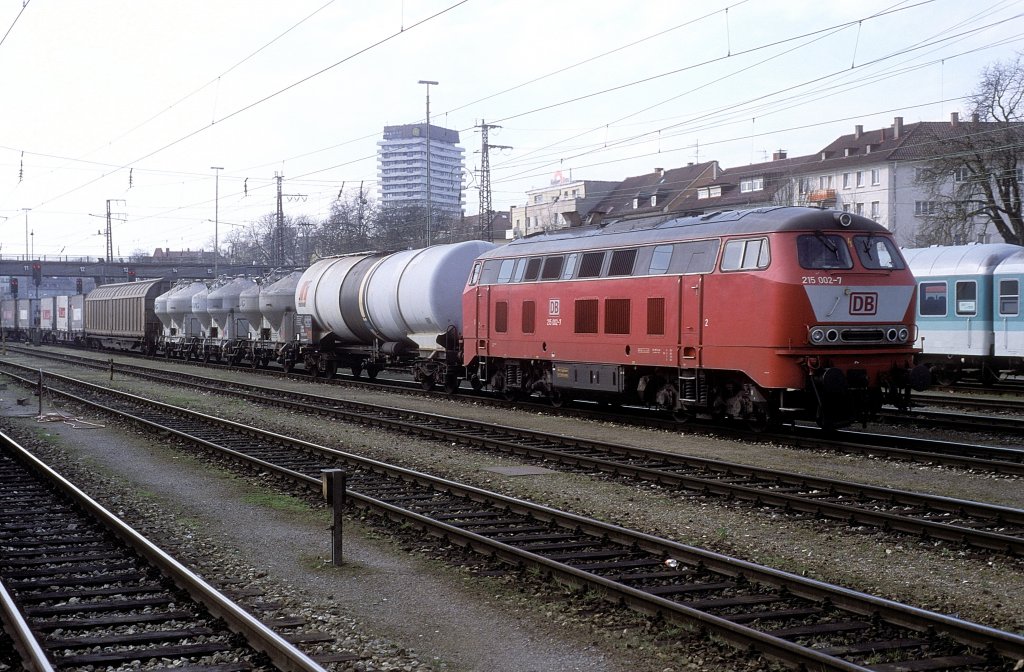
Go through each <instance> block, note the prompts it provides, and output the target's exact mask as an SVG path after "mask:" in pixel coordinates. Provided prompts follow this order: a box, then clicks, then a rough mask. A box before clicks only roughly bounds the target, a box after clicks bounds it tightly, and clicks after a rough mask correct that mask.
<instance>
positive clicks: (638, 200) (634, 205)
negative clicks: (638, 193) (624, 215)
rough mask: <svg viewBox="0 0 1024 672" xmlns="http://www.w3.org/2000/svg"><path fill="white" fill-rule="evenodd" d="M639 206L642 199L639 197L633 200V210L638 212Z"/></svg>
mask: <svg viewBox="0 0 1024 672" xmlns="http://www.w3.org/2000/svg"><path fill="white" fill-rule="evenodd" d="M639 205H640V198H639V197H637V198H634V199H633V209H634V210H636V209H637V207H638V206H639Z"/></svg>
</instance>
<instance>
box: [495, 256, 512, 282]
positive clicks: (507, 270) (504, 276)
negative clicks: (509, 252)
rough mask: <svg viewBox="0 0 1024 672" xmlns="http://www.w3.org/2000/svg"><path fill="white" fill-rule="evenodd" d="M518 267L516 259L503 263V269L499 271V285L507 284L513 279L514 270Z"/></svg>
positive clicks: (506, 260)
mask: <svg viewBox="0 0 1024 672" xmlns="http://www.w3.org/2000/svg"><path fill="white" fill-rule="evenodd" d="M515 266H516V260H515V259H505V260H504V261H502V262H501V268H499V269H498V283H499V284H505V283H506V282H508V281H509V280H511V279H512V269H513V268H515Z"/></svg>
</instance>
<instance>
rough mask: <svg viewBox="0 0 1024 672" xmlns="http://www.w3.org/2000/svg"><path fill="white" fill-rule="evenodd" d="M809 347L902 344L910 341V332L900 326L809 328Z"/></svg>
mask: <svg viewBox="0 0 1024 672" xmlns="http://www.w3.org/2000/svg"><path fill="white" fill-rule="evenodd" d="M807 338H808V340H809V341H810V342H811V345H848V344H851V343H855V344H858V345H863V344H865V343H878V344H880V345H888V344H902V343H906V342H907V341H908V340H909V339H910V330H909V329H908V328H907V327H905V326H904V325H902V324H893V325H877V324H876V325H864V326H857V327H811V329H810V330H809V332H808V334H807Z"/></svg>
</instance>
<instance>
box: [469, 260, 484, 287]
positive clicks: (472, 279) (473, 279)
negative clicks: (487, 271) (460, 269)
mask: <svg viewBox="0 0 1024 672" xmlns="http://www.w3.org/2000/svg"><path fill="white" fill-rule="evenodd" d="M482 267H483V264H481V263H480V262H479V261H478V262H476V263H475V264H473V272H472V273H471V274H470V276H469V284H470V285H471V286H472V285H475V284H476V283H478V282H479V281H480V269H481V268H482Z"/></svg>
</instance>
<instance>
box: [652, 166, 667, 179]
mask: <svg viewBox="0 0 1024 672" xmlns="http://www.w3.org/2000/svg"><path fill="white" fill-rule="evenodd" d="M654 172H655V173H657V175H658V177H664V176H665V169H664V168H655V169H654Z"/></svg>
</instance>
